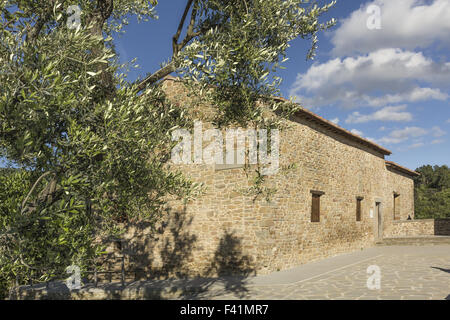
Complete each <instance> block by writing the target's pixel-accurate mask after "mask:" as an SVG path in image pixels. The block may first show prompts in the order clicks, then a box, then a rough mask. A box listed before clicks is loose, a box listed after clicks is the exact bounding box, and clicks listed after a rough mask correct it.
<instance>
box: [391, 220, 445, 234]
mask: <svg viewBox="0 0 450 320" xmlns="http://www.w3.org/2000/svg"><path fill="white" fill-rule="evenodd" d="M411 236H450V219H422V220H403V221H393V224H392V228H391V229H390V230H389V232H388V233H387V234H385V237H411Z"/></svg>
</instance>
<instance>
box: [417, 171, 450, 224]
mask: <svg viewBox="0 0 450 320" xmlns="http://www.w3.org/2000/svg"><path fill="white" fill-rule="evenodd" d="M416 171H417V172H419V173H420V174H421V175H420V176H419V177H417V178H415V180H414V186H415V207H416V210H415V211H416V212H415V215H416V218H417V219H429V218H450V169H449V168H448V166H446V165H443V166H430V165H427V166H422V167H420V168H418V169H417V170H416Z"/></svg>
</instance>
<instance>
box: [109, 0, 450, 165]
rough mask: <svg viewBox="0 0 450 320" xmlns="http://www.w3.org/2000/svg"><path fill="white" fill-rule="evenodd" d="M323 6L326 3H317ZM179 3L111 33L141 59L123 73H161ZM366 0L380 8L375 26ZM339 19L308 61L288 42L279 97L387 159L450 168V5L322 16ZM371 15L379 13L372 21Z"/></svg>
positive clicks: (349, 4)
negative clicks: (367, 142) (384, 152)
mask: <svg viewBox="0 0 450 320" xmlns="http://www.w3.org/2000/svg"><path fill="white" fill-rule="evenodd" d="M319 3H325V1H319ZM184 4H185V1H184V0H171V1H160V4H159V5H158V6H157V7H156V11H157V14H158V16H159V19H158V20H156V21H150V22H145V23H140V24H138V23H137V22H135V21H133V20H132V21H130V25H128V26H127V27H126V28H125V30H126V34H125V35H124V36H121V37H116V39H115V41H116V45H117V49H118V51H119V53H120V54H121V59H122V60H123V61H125V60H131V59H132V58H137V59H138V60H137V62H138V64H139V65H140V69H138V70H135V71H132V72H131V73H130V74H129V79H130V80H133V79H135V78H137V77H138V76H141V77H143V76H145V74H146V73H147V72H152V71H155V70H157V69H158V67H159V64H160V63H161V62H162V61H164V60H165V59H168V58H169V57H170V55H171V50H172V48H171V38H172V36H173V34H174V32H175V31H176V27H177V24H178V22H179V19H180V17H181V15H182V12H183V8H184ZM370 5H377V6H378V8H380V9H381V11H380V12H381V15H380V20H379V21H380V23H381V29H373V28H368V27H367V20H368V19H371V20H370V21H377V20H373V18H374V17H375V16H372V14H373V11H371V12H370V13H368V12H367V8H368V6H370ZM332 17H334V18H337V19H338V24H337V26H336V27H335V28H333V29H332V30H330V31H328V32H326V33H322V34H321V35H320V37H319V41H320V42H319V49H318V51H317V56H316V58H315V59H314V60H313V61H306V53H307V51H308V49H309V46H310V43H309V41H307V40H302V39H298V40H295V41H293V42H292V43H291V47H290V48H289V51H288V57H289V59H290V60H289V61H288V62H287V63H286V64H285V67H286V70H282V71H281V72H279V73H278V75H279V76H281V77H282V78H283V84H282V86H281V92H282V94H283V96H285V97H289V96H295V97H297V101H298V102H300V103H301V104H302V105H303V106H304V107H306V108H308V109H311V110H312V111H313V112H315V113H317V114H319V115H321V116H323V117H325V118H327V119H329V120H332V121H334V122H336V123H337V124H338V125H339V126H341V127H343V128H346V129H348V130H352V131H353V132H354V133H357V134H359V135H361V136H363V137H365V138H368V139H371V140H373V141H374V142H376V143H378V144H380V145H382V146H384V147H386V148H388V149H390V150H391V151H392V152H393V155H392V156H390V157H387V159H388V160H391V161H395V162H398V163H400V164H402V165H405V166H408V167H410V168H413V169H415V168H417V167H419V166H421V165H424V164H432V165H434V164H438V165H443V164H447V165H449V158H450V136H449V131H450V108H449V107H450V104H449V101H450V85H449V84H450V55H449V52H450V51H449V49H450V37H449V34H450V1H449V0H434V1H423V0H420V1H419V0H395V1H393V0H376V1H343V0H340V1H338V3H337V5H336V6H335V7H334V8H333V9H332V10H331V11H330V12H329V13H328V14H327V15H326V16H324V19H328V18H332ZM375 18H376V17H375Z"/></svg>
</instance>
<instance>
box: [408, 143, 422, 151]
mask: <svg viewBox="0 0 450 320" xmlns="http://www.w3.org/2000/svg"><path fill="white" fill-rule="evenodd" d="M424 145H425V143H423V142H418V143H413V144H412V145H410V146H409V147H408V149H417V148H420V147H423V146H424Z"/></svg>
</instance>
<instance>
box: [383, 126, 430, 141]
mask: <svg viewBox="0 0 450 320" xmlns="http://www.w3.org/2000/svg"><path fill="white" fill-rule="evenodd" d="M427 134H428V131H427V130H425V129H423V128H419V127H406V128H404V129H398V130H394V131H392V132H391V133H390V134H389V135H387V136H385V137H383V138H381V139H378V140H377V142H378V143H385V144H399V143H402V142H405V141H407V140H409V139H410V138H418V137H422V136H425V135H427Z"/></svg>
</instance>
